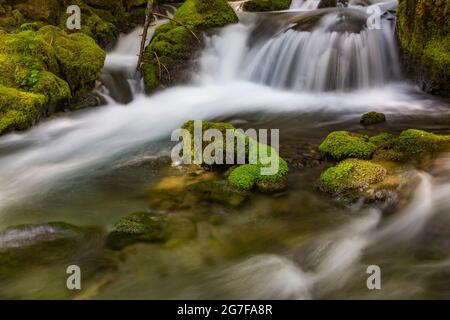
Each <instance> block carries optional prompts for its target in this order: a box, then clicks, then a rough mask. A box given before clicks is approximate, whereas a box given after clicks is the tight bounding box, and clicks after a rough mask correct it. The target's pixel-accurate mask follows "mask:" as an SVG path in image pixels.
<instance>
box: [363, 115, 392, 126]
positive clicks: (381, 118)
mask: <svg viewBox="0 0 450 320" xmlns="http://www.w3.org/2000/svg"><path fill="white" fill-rule="evenodd" d="M385 121H386V116H385V115H384V114H383V113H380V112H374V111H372V112H367V113H365V114H363V115H362V117H361V119H360V121H359V122H360V123H361V124H362V125H363V126H370V125H374V124H378V123H383V122H385Z"/></svg>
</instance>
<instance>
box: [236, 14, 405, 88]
mask: <svg viewBox="0 0 450 320" xmlns="http://www.w3.org/2000/svg"><path fill="white" fill-rule="evenodd" d="M367 17H368V16H367V14H366V12H365V10H364V9H357V8H331V9H326V10H318V11H317V13H309V15H308V16H304V15H303V16H302V15H300V16H299V17H298V18H296V19H297V21H296V22H294V23H292V21H293V19H292V18H291V19H290V20H288V22H289V24H288V26H287V27H286V28H285V30H284V31H281V32H279V33H278V34H276V35H275V36H272V38H271V39H269V40H268V41H265V42H262V41H260V42H259V43H258V44H257V45H255V46H254V47H252V48H251V49H250V51H249V52H248V54H247V56H246V57H245V59H244V63H243V66H244V67H243V71H242V76H243V77H244V78H245V79H248V80H250V81H253V82H257V83H262V84H266V85H268V86H271V87H275V88H282V89H290V90H297V91H314V92H315V91H330V90H340V91H342V90H351V89H360V88H369V87H374V86H379V85H382V84H385V83H387V82H389V81H392V80H395V79H398V77H399V75H400V70H399V67H398V61H397V51H396V45H395V38H394V27H395V25H394V22H393V21H392V20H391V19H382V20H381V22H382V24H381V28H380V29H373V30H370V29H368V28H367V27H366V20H367Z"/></svg>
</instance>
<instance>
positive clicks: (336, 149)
mask: <svg viewBox="0 0 450 320" xmlns="http://www.w3.org/2000/svg"><path fill="white" fill-rule="evenodd" d="M319 150H320V152H321V153H322V155H323V156H325V157H329V158H332V159H335V160H342V159H346V158H358V159H370V158H371V157H372V154H373V153H374V152H375V150H376V146H375V145H374V144H373V143H371V142H370V141H369V140H368V138H367V137H364V136H361V135H358V134H353V133H350V132H348V131H335V132H332V133H330V134H329V135H328V136H327V137H326V138H325V140H324V141H323V142H322V143H321V145H320V146H319Z"/></svg>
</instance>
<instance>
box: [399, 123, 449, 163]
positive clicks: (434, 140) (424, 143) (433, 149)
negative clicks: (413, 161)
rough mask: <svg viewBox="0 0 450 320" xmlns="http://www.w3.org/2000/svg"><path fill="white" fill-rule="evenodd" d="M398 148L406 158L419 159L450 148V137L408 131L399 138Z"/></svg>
mask: <svg viewBox="0 0 450 320" xmlns="http://www.w3.org/2000/svg"><path fill="white" fill-rule="evenodd" d="M397 147H398V148H399V150H400V151H401V152H403V153H404V154H405V157H415V158H417V157H421V156H424V155H426V154H431V155H433V154H436V153H438V152H442V151H446V150H448V149H449V148H450V136H446V135H438V134H434V133H430V132H426V131H423V130H417V129H408V130H405V131H403V132H402V133H401V134H400V136H399V137H398V142H397Z"/></svg>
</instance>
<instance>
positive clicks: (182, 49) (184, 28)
mask: <svg viewBox="0 0 450 320" xmlns="http://www.w3.org/2000/svg"><path fill="white" fill-rule="evenodd" d="M173 19H174V20H175V21H177V22H179V23H181V24H182V25H180V24H178V23H176V22H174V21H171V22H168V23H166V24H164V25H162V26H160V27H159V28H158V29H157V30H156V31H155V34H154V36H153V38H152V40H151V42H150V44H149V45H148V46H147V48H146V50H145V55H144V65H143V67H142V71H143V74H144V84H145V88H146V91H147V92H150V91H153V90H155V89H156V88H158V87H160V86H166V85H169V84H173V83H176V82H178V81H181V80H183V77H184V76H185V75H184V71H185V70H187V68H188V67H189V66H190V65H191V63H192V59H193V53H194V52H195V51H196V50H197V49H198V48H199V47H200V45H201V43H200V42H199V39H197V38H201V35H200V32H202V31H205V30H208V29H211V28H216V27H223V26H225V25H227V24H230V23H236V22H237V21H238V19H237V16H236V14H235V13H234V11H233V9H232V8H231V7H230V6H229V5H228V2H227V1H226V0H187V1H185V2H184V4H183V5H182V6H181V7H180V8H179V9H178V10H177V12H176V13H175V15H174V17H173ZM193 33H194V34H195V35H196V36H197V38H196V36H194V34H193Z"/></svg>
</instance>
